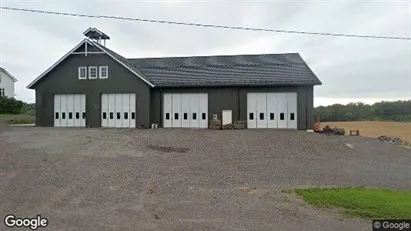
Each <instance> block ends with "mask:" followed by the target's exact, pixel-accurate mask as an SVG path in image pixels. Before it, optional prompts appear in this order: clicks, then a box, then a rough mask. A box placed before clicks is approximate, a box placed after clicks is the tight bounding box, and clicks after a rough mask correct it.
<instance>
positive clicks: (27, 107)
mask: <svg viewBox="0 0 411 231" xmlns="http://www.w3.org/2000/svg"><path fill="white" fill-rule="evenodd" d="M34 110H35V104H34V103H25V102H23V101H21V100H18V99H15V98H9V97H6V96H0V114H29V115H34Z"/></svg>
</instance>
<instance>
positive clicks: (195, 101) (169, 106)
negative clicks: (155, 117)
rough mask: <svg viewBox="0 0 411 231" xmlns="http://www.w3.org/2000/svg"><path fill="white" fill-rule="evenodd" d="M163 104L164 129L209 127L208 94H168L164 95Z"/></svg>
mask: <svg viewBox="0 0 411 231" xmlns="http://www.w3.org/2000/svg"><path fill="white" fill-rule="evenodd" d="M163 102H164V103H163V111H164V114H163V127H173V128H179V127H183V128H189V127H190V128H207V127H208V95H207V94H206V93H168V94H164V95H163Z"/></svg>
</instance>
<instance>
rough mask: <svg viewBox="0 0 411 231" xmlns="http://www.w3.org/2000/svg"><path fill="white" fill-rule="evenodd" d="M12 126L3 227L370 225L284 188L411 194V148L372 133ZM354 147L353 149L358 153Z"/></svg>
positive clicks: (2, 184) (2, 139) (3, 163)
mask: <svg viewBox="0 0 411 231" xmlns="http://www.w3.org/2000/svg"><path fill="white" fill-rule="evenodd" d="M0 130H3V132H1V131H0V147H1V149H0V158H1V159H0V179H1V181H0V195H1V201H0V202H1V216H2V219H1V224H0V227H1V228H0V229H1V230H5V226H4V223H3V222H4V221H3V218H4V216H5V215H6V214H10V213H12V214H15V215H18V216H20V217H30V216H35V215H37V214H41V215H42V216H43V217H46V218H47V219H48V220H49V223H50V224H49V226H48V227H47V228H45V229H42V230H370V229H371V221H369V220H363V219H353V218H347V217H343V215H341V214H338V213H337V212H336V211H334V210H326V209H318V208H313V207H311V206H309V205H307V204H305V203H304V202H303V201H302V200H301V199H299V198H297V197H296V196H293V195H290V194H287V193H284V192H282V190H283V189H290V188H295V187H309V186H367V187H386V188H398V189H411V152H410V151H409V150H405V149H401V148H398V147H396V146H393V145H391V144H388V143H383V142H380V141H378V140H375V139H369V138H363V137H336V136H325V135H319V134H314V133H309V132H304V131H281V130H237V131H212V130H194V129H192V130H184V129H158V130H137V129H127V130H126V129H74V128H73V129H70V128H39V127H4V126H3V128H1V127H0ZM346 143H349V144H351V145H352V147H353V148H350V147H347V145H346Z"/></svg>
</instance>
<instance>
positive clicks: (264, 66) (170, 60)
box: [127, 53, 321, 87]
mask: <svg viewBox="0 0 411 231" xmlns="http://www.w3.org/2000/svg"><path fill="white" fill-rule="evenodd" d="M127 62H128V63H129V64H132V65H134V66H135V67H136V68H138V70H139V71H140V72H141V73H142V74H143V75H144V76H145V77H146V78H148V79H149V80H150V81H151V82H152V83H153V84H154V85H155V86H158V87H178V86H231V85H238V86H241V85H247V86H262V85H320V84H321V81H320V80H319V79H318V78H317V76H316V75H315V74H314V73H313V72H312V71H311V69H310V68H309V67H308V65H307V64H306V63H305V62H304V60H303V59H302V58H301V56H300V55H299V54H298V53H287V54H261V55H224V56H192V57H164V58H139V59H127Z"/></svg>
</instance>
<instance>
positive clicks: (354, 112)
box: [314, 100, 411, 122]
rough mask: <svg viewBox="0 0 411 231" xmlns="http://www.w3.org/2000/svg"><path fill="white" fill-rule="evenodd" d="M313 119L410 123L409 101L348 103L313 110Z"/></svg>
mask: <svg viewBox="0 0 411 231" xmlns="http://www.w3.org/2000/svg"><path fill="white" fill-rule="evenodd" d="M314 118H315V119H319V120H320V121H323V122H327V121H366V120H367V121H385V120H389V121H405V122H411V100H407V101H402V100H399V101H393V102H387V101H382V102H378V103H374V104H372V105H369V104H364V103H349V104H347V105H342V104H333V105H330V106H326V107H324V106H319V107H316V108H314Z"/></svg>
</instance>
